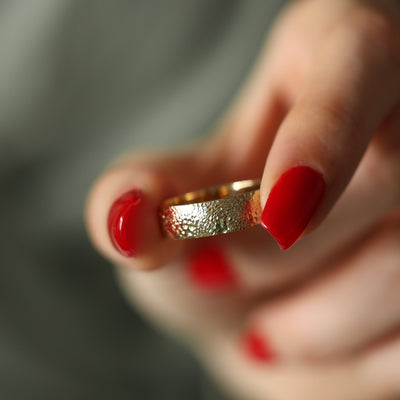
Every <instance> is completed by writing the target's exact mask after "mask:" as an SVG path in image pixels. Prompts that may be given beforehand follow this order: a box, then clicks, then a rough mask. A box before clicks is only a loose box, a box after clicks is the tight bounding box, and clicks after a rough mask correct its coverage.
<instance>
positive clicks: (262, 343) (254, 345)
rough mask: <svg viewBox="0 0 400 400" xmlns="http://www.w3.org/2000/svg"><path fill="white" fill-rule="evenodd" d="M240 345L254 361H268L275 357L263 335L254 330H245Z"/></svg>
mask: <svg viewBox="0 0 400 400" xmlns="http://www.w3.org/2000/svg"><path fill="white" fill-rule="evenodd" d="M242 345H243V349H244V351H245V353H246V355H247V356H248V357H250V358H251V359H253V360H254V361H258V362H263V363H268V362H271V361H273V360H275V359H276V355H275V353H274V352H273V350H272V348H271V346H270V345H269V343H268V342H267V340H266V339H265V337H263V336H261V335H260V334H259V333H258V332H257V331H255V330H249V331H247V332H246V334H245V335H244V336H243V339H242Z"/></svg>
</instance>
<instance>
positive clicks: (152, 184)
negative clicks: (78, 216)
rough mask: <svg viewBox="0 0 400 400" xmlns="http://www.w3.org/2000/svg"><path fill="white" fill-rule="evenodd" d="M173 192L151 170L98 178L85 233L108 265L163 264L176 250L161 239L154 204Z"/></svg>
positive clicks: (88, 207)
mask: <svg viewBox="0 0 400 400" xmlns="http://www.w3.org/2000/svg"><path fill="white" fill-rule="evenodd" d="M174 192H175V191H174V189H173V185H172V184H171V182H169V179H168V178H167V177H166V176H164V175H163V174H160V173H158V172H155V171H148V170H146V171H137V170H136V171H134V172H133V171H132V169H131V167H129V168H116V169H111V170H109V171H107V172H106V173H105V174H103V175H102V176H101V177H100V178H99V179H98V180H97V181H96V183H95V184H94V186H93V188H92V190H91V192H90V194H89V196H88V201H87V205H86V225H87V230H88V233H89V237H90V238H91V240H92V242H93V244H94V245H95V247H96V248H97V250H98V251H99V252H100V253H101V254H103V255H104V256H105V257H106V258H108V259H110V260H111V261H112V262H113V263H116V264H120V265H127V266H131V267H134V268H137V269H145V270H148V269H154V268H157V267H159V266H161V265H162V264H164V263H166V262H167V261H168V260H169V259H170V258H171V257H172V256H173V254H175V252H176V250H177V248H179V247H180V246H179V244H178V243H176V241H171V240H169V239H167V238H165V237H164V235H163V233H162V231H161V227H160V223H159V205H160V204H161V202H162V201H163V200H164V199H165V198H166V197H169V196H170V195H172V194H173V193H174ZM166 242H168V243H166Z"/></svg>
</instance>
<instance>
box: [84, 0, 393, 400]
mask: <svg viewBox="0 0 400 400" xmlns="http://www.w3.org/2000/svg"><path fill="white" fill-rule="evenodd" d="M299 163H301V164H306V165H309V166H311V167H312V168H315V169H316V170H318V171H319V172H321V173H322V175H323V177H324V179H325V182H326V185H327V190H326V195H325V197H324V199H323V201H322V204H321V206H320V207H319V209H318V211H317V212H316V214H315V215H314V216H313V218H312V220H311V222H310V224H309V226H308V228H307V229H306V231H305V232H304V233H303V235H302V237H301V238H300V240H299V241H298V242H297V243H296V244H295V245H294V246H293V247H292V248H290V249H289V250H286V251H282V250H280V249H279V247H278V246H277V245H276V243H275V242H274V240H273V239H272V237H270V236H269V234H268V233H266V232H265V231H263V230H262V229H254V230H248V231H243V232H238V233H234V234H230V235H225V236H219V237H216V238H212V239H200V240H192V241H171V240H169V239H166V238H165V237H163V236H162V235H161V233H160V230H159V227H158V221H157V218H158V217H157V212H156V210H157V207H158V206H159V204H160V203H161V202H162V200H164V199H165V198H167V197H169V196H171V195H174V194H177V193H182V192H186V191H188V190H193V189H196V188H201V187H205V186H209V185H212V184H215V183H221V182H230V181H236V180H241V179H248V178H256V177H262V182H261V206H262V207H263V206H264V205H265V203H266V201H267V198H268V194H269V192H270V190H271V188H272V186H273V185H274V183H275V182H276V180H277V179H278V178H279V177H280V176H281V175H282V174H283V173H284V172H285V171H287V170H288V169H290V168H291V167H292V166H295V165H298V164H299ZM133 188H135V189H140V190H141V191H142V192H143V193H145V194H146V202H147V203H146V209H147V210H148V218H147V219H146V226H143V227H142V228H141V229H142V230H143V235H144V239H145V240H144V241H145V242H144V245H143V248H142V249H141V252H140V254H138V255H137V256H136V257H129V258H127V257H124V256H122V255H121V254H119V253H118V251H117V250H116V249H115V248H114V247H113V245H112V243H111V241H110V238H109V234H108V231H107V215H108V211H109V209H110V207H111V204H112V203H113V202H114V201H115V200H116V199H117V198H118V197H119V196H120V195H121V194H123V193H124V192H127V191H129V190H131V189H133ZM86 221H87V226H88V231H89V234H90V236H91V239H92V241H93V243H94V244H95V246H96V247H97V249H98V250H99V251H100V252H101V253H102V254H103V255H104V256H105V257H107V258H108V259H109V260H110V261H111V262H112V263H113V264H115V265H116V267H117V268H116V271H117V273H118V277H119V281H120V283H121V287H122V289H123V292H124V293H125V294H126V296H127V298H128V299H129V300H130V301H131V302H132V304H133V305H134V306H135V307H136V308H138V309H139V310H141V312H143V313H144V314H145V315H146V316H147V317H148V318H149V319H150V320H151V321H152V322H154V323H155V324H156V325H157V326H159V327H160V328H162V329H163V330H166V331H167V332H169V333H170V334H173V335H175V336H179V337H180V338H181V339H182V340H183V341H185V342H186V343H187V344H188V345H189V347H190V348H191V349H192V350H193V351H194V352H195V353H196V354H197V355H198V357H199V359H200V360H201V361H202V362H203V363H204V365H205V367H206V369H207V370H208V371H209V373H210V375H211V376H213V377H214V379H215V380H216V381H217V382H218V383H219V384H220V385H221V386H222V387H223V388H224V389H225V390H226V391H227V392H228V393H229V394H230V395H231V396H232V397H233V398H238V399H249V400H262V399H266V400H267V399H271V400H275V399H277V400H286V399H287V400H293V399H296V400H303V399H304V400H306V399H307V400H310V399H311V400H312V399H318V400H319V399H324V400H327V399H334V400H337V399H340V400H381V399H392V398H395V397H396V396H400V3H399V2H398V1H382V0H381V1H379V0H375V1H361V0H360V1H355V0H354V1H352V0H335V1H332V0H304V1H294V2H293V3H292V4H291V5H290V6H289V7H288V8H287V9H286V10H285V11H284V12H283V14H282V15H281V16H280V17H279V19H278V20H277V22H276V24H275V28H274V29H273V30H272V32H271V33H270V34H269V36H268V40H267V41H266V44H265V47H264V49H263V51H262V52H261V54H260V57H259V60H258V62H257V64H256V66H255V68H254V70H253V71H252V73H251V74H250V77H249V79H248V80H247V81H246V83H245V85H244V87H243V90H242V91H241V93H239V95H238V97H237V99H235V101H234V102H233V105H232V106H231V108H230V109H229V110H228V111H227V113H226V115H225V117H224V118H223V119H222V121H221V123H220V124H219V125H218V126H217V127H216V129H215V132H213V134H212V135H208V136H207V137H206V138H204V139H203V140H202V141H201V142H198V143H195V144H192V145H190V146H185V147H183V148H181V149H178V150H175V151H166V150H165V151H157V152H156V151H154V152H151V151H150V152H146V153H144V152H143V151H136V152H133V153H129V154H127V155H124V156H122V157H121V158H119V159H118V160H117V161H116V162H115V163H114V164H112V165H111V166H110V167H109V168H108V169H107V170H106V171H105V172H104V173H103V174H102V175H101V176H100V177H99V179H98V180H97V181H96V183H95V184H94V186H93V188H92V190H91V193H90V195H89V198H88V203H87V208H86ZM211 244H212V246H214V247H215V246H217V247H218V248H219V249H221V251H223V252H224V254H226V257H227V258H228V259H229V262H230V265H231V267H232V269H233V270H234V273H235V276H236V277H237V281H238V285H237V286H235V287H234V288H232V289H231V290H213V291H209V290H208V291H205V290H202V289H201V288H198V287H196V286H194V285H193V283H192V282H191V281H190V280H189V279H188V275H187V273H186V263H187V257H188V254H190V252H191V251H192V250H193V249H196V250H197V251H198V250H199V249H200V250H201V249H202V248H203V247H207V246H210V245H211ZM149 270H152V271H151V272H150V271H149ZM248 327H252V328H253V327H255V328H256V329H257V331H258V332H259V333H260V335H261V336H263V337H265V339H266V340H267V341H268V343H270V345H271V347H272V348H273V350H274V353H275V355H276V356H275V360H274V362H273V363H265V364H263V363H257V362H254V361H253V360H251V359H249V358H248V357H246V354H244V352H243V349H242V347H241V344H240V337H241V335H242V334H243V332H245V331H246V330H247V329H248Z"/></svg>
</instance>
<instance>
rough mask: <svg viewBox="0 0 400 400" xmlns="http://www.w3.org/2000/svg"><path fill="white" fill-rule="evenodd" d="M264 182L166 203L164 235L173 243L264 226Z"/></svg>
mask: <svg viewBox="0 0 400 400" xmlns="http://www.w3.org/2000/svg"><path fill="white" fill-rule="evenodd" d="M259 189H260V181H259V180H245V181H237V182H232V183H227V184H223V185H218V186H212V187H208V188H204V189H200V190H196V191H193V192H188V193H184V194H182V195H180V196H175V197H171V198H169V199H167V200H165V201H164V202H163V204H162V206H161V209H160V223H161V227H162V230H163V232H164V233H165V235H166V236H168V237H169V238H171V239H194V238H201V237H207V236H215V235H220V234H225V233H229V232H235V231H239V230H243V229H247V228H251V227H254V226H257V225H260V221H261V206H260V190H259Z"/></svg>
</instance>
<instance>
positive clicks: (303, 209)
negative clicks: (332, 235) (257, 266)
mask: <svg viewBox="0 0 400 400" xmlns="http://www.w3.org/2000/svg"><path fill="white" fill-rule="evenodd" d="M324 193H325V181H324V178H323V177H322V174H320V173H319V172H317V171H315V170H314V169H312V168H310V167H306V166H299V167H294V168H292V169H290V170H289V171H287V172H285V173H284V174H283V175H282V176H281V177H280V178H279V180H278V182H276V184H275V185H274V187H273V188H272V190H271V193H270V194H269V197H268V200H267V203H266V204H265V207H264V211H263V213H262V216H261V224H262V226H263V227H264V228H265V229H266V230H267V231H268V232H270V233H271V235H272V236H273V237H274V238H275V240H276V241H277V242H278V244H279V246H280V247H281V249H282V250H284V249H287V248H289V247H290V246H291V245H292V244H293V243H295V242H296V240H297V239H298V238H299V236H300V235H301V234H302V233H303V231H304V230H305V229H306V227H307V225H308V224H309V222H310V220H311V218H312V216H313V215H314V213H315V211H316V210H317V208H318V206H319V204H320V203H321V200H322V198H323V196H324Z"/></svg>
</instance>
